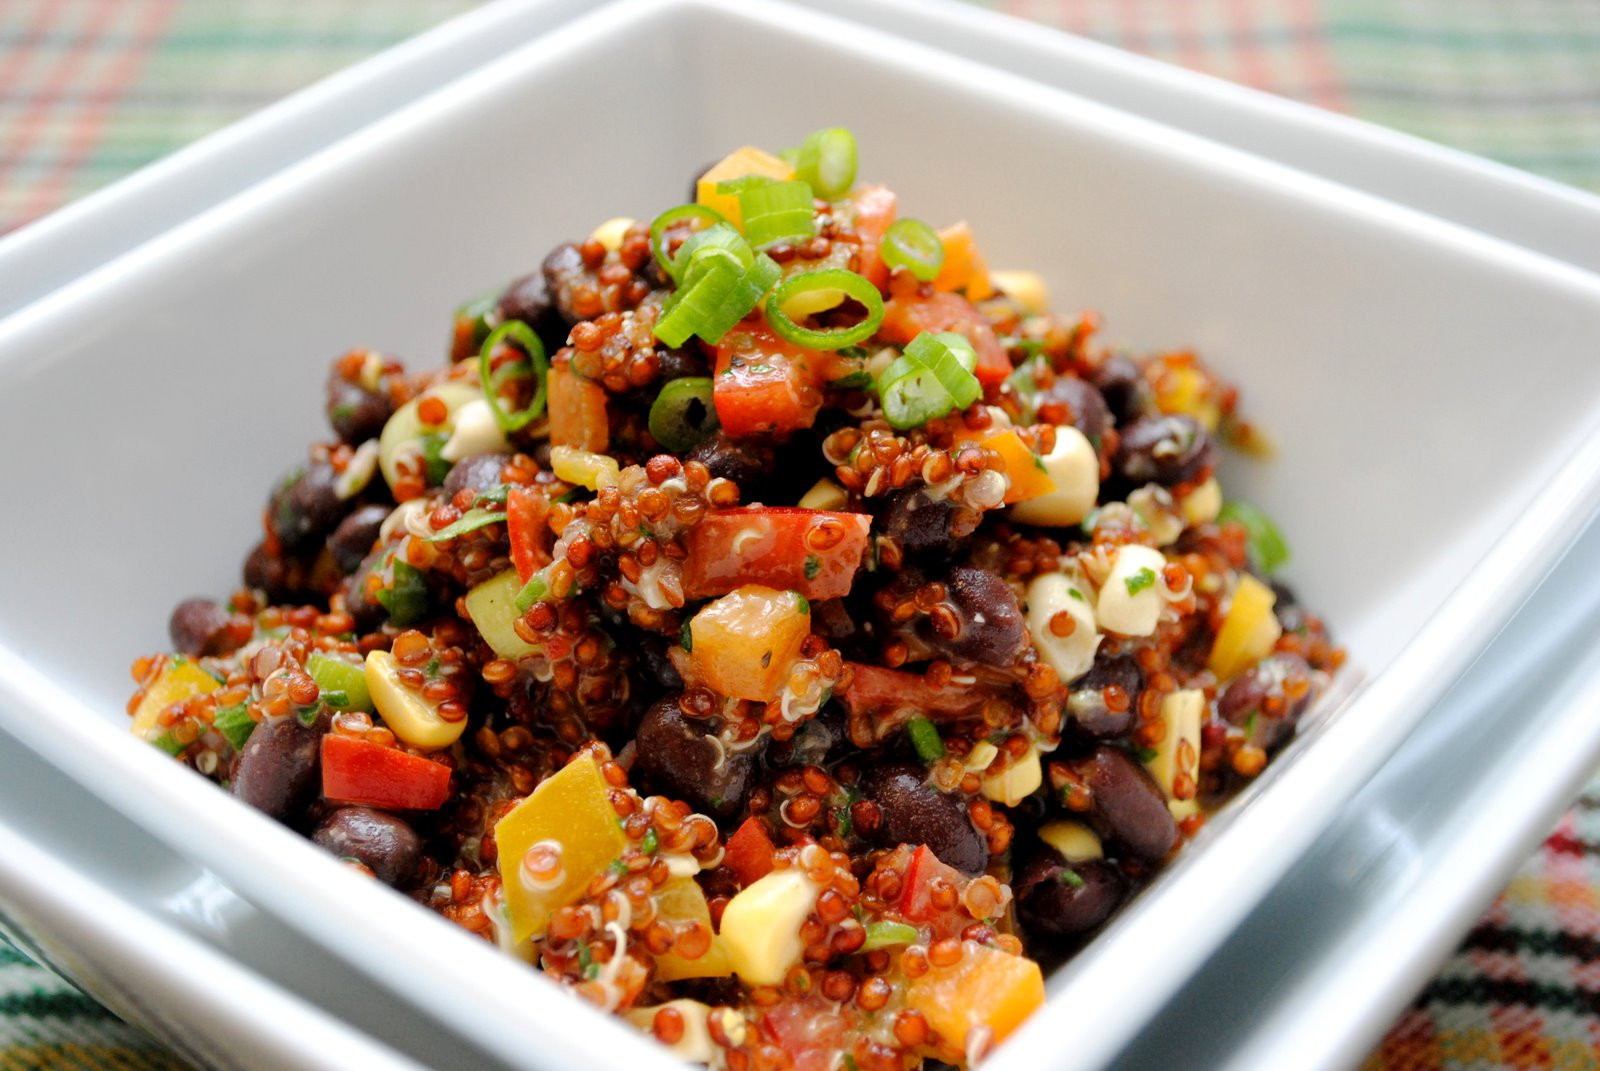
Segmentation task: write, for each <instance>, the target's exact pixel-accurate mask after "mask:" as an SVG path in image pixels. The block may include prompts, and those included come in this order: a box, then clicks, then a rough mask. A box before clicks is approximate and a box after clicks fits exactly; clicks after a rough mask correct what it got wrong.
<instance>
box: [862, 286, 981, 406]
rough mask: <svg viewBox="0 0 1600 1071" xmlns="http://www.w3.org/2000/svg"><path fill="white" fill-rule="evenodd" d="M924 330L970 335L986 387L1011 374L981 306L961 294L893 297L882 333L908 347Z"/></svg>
mask: <svg viewBox="0 0 1600 1071" xmlns="http://www.w3.org/2000/svg"><path fill="white" fill-rule="evenodd" d="M923 331H932V332H935V333H937V332H939V331H955V332H958V333H959V334H961V335H964V336H966V339H967V341H968V342H971V343H972V348H973V350H974V351H976V352H977V354H978V366H977V368H975V369H973V372H974V374H975V375H977V377H978V382H979V383H982V384H983V385H984V386H985V387H992V386H994V385H995V384H997V383H1001V382H1003V381H1004V380H1005V378H1006V377H1007V376H1009V375H1010V374H1011V361H1010V359H1009V358H1008V357H1006V351H1005V347H1003V346H1001V345H1000V340H999V339H998V338H996V337H995V333H994V328H992V327H990V326H989V324H988V322H987V321H986V320H985V319H984V318H983V313H981V312H979V311H978V307H977V306H976V305H974V304H973V303H972V302H970V301H968V300H967V299H966V298H964V297H962V296H961V295H960V294H942V293H941V294H934V295H933V296H932V297H920V296H913V297H908V298H904V297H897V298H890V299H889V300H888V301H886V302H884V306H883V326H882V327H880V328H878V334H879V335H881V336H882V337H883V338H886V339H888V340H889V341H890V342H893V343H895V344H896V345H900V346H904V345H906V344H907V343H909V342H910V341H911V340H912V339H914V338H916V337H917V335H919V334H921V333H922V332H923Z"/></svg>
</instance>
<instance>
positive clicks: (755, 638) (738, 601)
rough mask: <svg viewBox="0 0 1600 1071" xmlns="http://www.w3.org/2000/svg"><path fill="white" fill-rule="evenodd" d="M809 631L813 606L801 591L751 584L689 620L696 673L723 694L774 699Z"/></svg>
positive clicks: (693, 663)
mask: <svg viewBox="0 0 1600 1071" xmlns="http://www.w3.org/2000/svg"><path fill="white" fill-rule="evenodd" d="M810 634H811V609H810V607H809V606H808V605H807V603H806V601H805V599H803V598H801V596H800V595H799V594H797V593H796V592H793V591H778V590H776V589H774V588H768V587H763V586H761V585H760V584H746V585H745V586H744V587H742V588H739V589H737V590H735V591H732V592H729V593H728V594H727V595H724V596H723V597H722V598H720V599H717V600H716V601H715V602H712V603H709V604H707V605H706V606H705V608H704V609H702V610H701V611H700V612H699V613H698V614H695V615H694V619H693V620H692V621H690V622H689V637H690V645H691V648H692V649H691V651H690V658H691V660H692V665H693V667H694V675H695V676H696V677H697V678H698V679H699V680H700V682H701V683H703V684H705V685H706V686H707V687H708V688H711V689H713V690H715V691H717V692H720V693H722V694H723V695H726V696H732V697H734V698H736V699H749V700H751V701H753V702H758V703H767V702H771V701H772V700H774V699H776V698H777V697H778V695H779V694H780V693H781V692H782V691H783V686H784V684H785V683H786V682H787V681H788V679H789V669H790V667H792V666H793V665H794V663H795V660H796V659H797V658H799V657H800V645H801V644H802V643H804V642H805V639H806V637H807V636H808V635H810Z"/></svg>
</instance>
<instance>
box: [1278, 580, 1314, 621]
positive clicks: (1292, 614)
mask: <svg viewBox="0 0 1600 1071" xmlns="http://www.w3.org/2000/svg"><path fill="white" fill-rule="evenodd" d="M1272 593H1273V594H1274V595H1276V596H1277V597H1278V600H1277V602H1275V603H1273V604H1272V613H1273V616H1275V617H1276V618H1277V619H1278V624H1279V625H1281V626H1282V627H1283V631H1285V632H1298V631H1300V630H1301V629H1303V628H1305V627H1306V611H1305V607H1303V606H1301V605H1300V598H1299V596H1297V595H1296V594H1295V593H1294V589H1293V588H1291V587H1289V585H1288V584H1285V583H1284V582H1283V581H1281V580H1274V581H1273V582H1272Z"/></svg>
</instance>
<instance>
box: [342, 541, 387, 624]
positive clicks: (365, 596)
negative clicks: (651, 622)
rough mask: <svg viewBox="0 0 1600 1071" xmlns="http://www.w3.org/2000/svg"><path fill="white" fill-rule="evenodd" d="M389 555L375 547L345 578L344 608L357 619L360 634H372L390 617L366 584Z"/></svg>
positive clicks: (381, 548)
mask: <svg viewBox="0 0 1600 1071" xmlns="http://www.w3.org/2000/svg"><path fill="white" fill-rule="evenodd" d="M387 553H388V550H387V548H386V547H381V546H378V547H373V548H372V549H371V550H370V551H369V552H368V553H367V556H366V557H365V558H363V559H361V562H360V564H358V565H357V566H356V567H355V570H354V571H353V572H352V573H351V574H350V575H349V576H348V577H346V578H345V581H344V585H343V587H342V589H341V590H342V591H343V592H344V608H345V609H346V610H347V611H349V613H350V616H351V617H354V618H355V619H356V629H357V631H359V632H370V631H371V630H373V629H375V628H377V627H378V626H379V625H381V624H382V623H383V620H384V618H386V617H388V616H389V613H388V611H387V610H385V609H384V608H383V604H381V603H380V602H378V601H377V600H376V599H374V598H373V597H372V596H371V595H370V594H369V593H368V591H367V584H366V578H367V576H368V574H370V573H371V572H372V571H373V570H374V569H376V568H377V567H378V565H379V563H381V562H382V561H383V558H384V556H385V555H386V554H387Z"/></svg>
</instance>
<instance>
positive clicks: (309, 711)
mask: <svg viewBox="0 0 1600 1071" xmlns="http://www.w3.org/2000/svg"><path fill="white" fill-rule="evenodd" d="M321 711H322V706H321V704H319V703H312V704H311V705H310V706H304V707H301V708H300V709H299V710H297V711H295V712H294V716H295V717H297V718H299V719H300V724H301V725H304V726H305V727H306V728H307V729H309V728H311V727H312V726H313V725H315V724H317V715H318V714H319V713H321Z"/></svg>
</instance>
